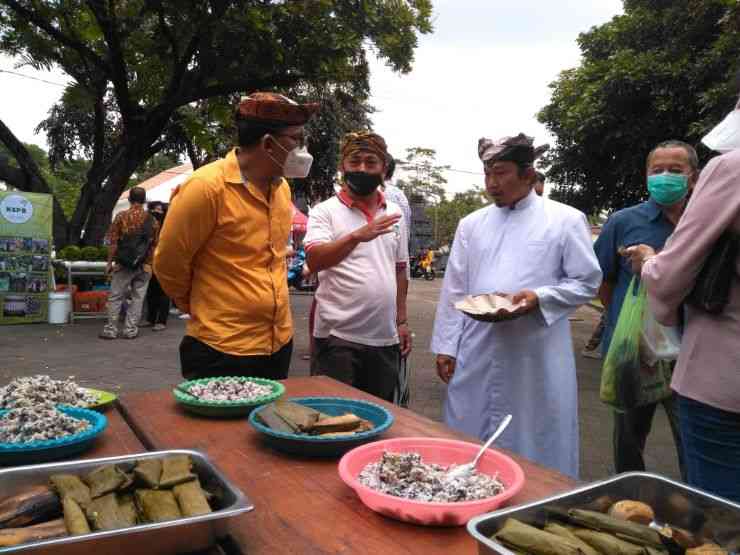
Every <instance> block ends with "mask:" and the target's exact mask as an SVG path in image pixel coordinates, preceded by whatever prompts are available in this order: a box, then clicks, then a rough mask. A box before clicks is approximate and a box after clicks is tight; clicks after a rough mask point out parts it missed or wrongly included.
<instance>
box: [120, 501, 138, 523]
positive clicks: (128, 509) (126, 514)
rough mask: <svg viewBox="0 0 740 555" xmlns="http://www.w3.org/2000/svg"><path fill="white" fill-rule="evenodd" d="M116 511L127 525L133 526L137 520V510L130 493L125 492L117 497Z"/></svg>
mask: <svg viewBox="0 0 740 555" xmlns="http://www.w3.org/2000/svg"><path fill="white" fill-rule="evenodd" d="M118 511H119V513H120V515H121V517H122V518H123V520H124V521H126V525H127V526H134V525H136V523H137V522H138V521H139V512H138V510H137V509H136V503H135V502H134V496H133V494H131V493H126V494H124V495H121V496H120V497H119V498H118Z"/></svg>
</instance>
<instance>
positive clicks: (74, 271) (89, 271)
mask: <svg viewBox="0 0 740 555" xmlns="http://www.w3.org/2000/svg"><path fill="white" fill-rule="evenodd" d="M54 265H55V266H57V267H58V268H64V271H65V272H66V273H67V287H68V289H69V291H70V293H72V294H73V287H72V281H73V278H75V277H80V276H85V277H105V276H106V268H107V267H108V264H107V263H106V262H91V261H84V260H79V261H75V262H70V261H69V260H55V261H54ZM73 297H74V294H73ZM107 317H108V312H107V311H98V312H75V309H74V300H73V301H72V312H71V313H70V315H69V323H70V324H74V323H75V319H78V320H83V319H90V318H107Z"/></svg>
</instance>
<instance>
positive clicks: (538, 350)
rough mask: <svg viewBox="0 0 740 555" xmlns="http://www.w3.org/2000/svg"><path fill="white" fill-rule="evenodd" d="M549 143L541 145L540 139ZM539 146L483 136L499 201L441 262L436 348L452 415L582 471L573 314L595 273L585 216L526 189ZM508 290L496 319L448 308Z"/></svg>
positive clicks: (461, 229)
mask: <svg viewBox="0 0 740 555" xmlns="http://www.w3.org/2000/svg"><path fill="white" fill-rule="evenodd" d="M545 148H546V147H545ZM542 152H544V150H543V149H542V148H538V149H535V148H534V147H533V144H532V139H531V138H530V137H527V136H525V135H523V134H520V135H518V136H517V137H506V138H504V139H501V140H500V141H497V142H492V141H490V140H488V139H481V140H480V142H479V156H480V158H481V160H482V161H483V165H484V169H485V174H486V190H487V192H488V194H489V195H490V196H491V198H492V199H493V201H494V204H492V205H489V206H487V207H485V208H482V209H480V210H478V211H476V212H474V213H473V214H470V215H469V216H467V217H466V218H464V219H462V220H461V221H460V224H459V225H458V228H457V232H456V234H455V240H454V243H453V245H452V252H451V254H450V257H449V260H448V262H447V269H446V271H445V278H444V284H443V287H442V294H441V297H440V301H439V305H438V307H437V315H436V320H435V323H434V335H433V338H432V352H434V353H436V354H437V372H438V374H439V375H440V378H441V379H442V380H443V381H445V382H446V383H448V388H447V396H446V399H445V403H444V418H445V422H446V423H447V425H449V426H450V427H452V428H455V429H457V430H460V431H462V432H465V433H468V434H470V435H473V436H476V437H478V438H480V439H481V440H483V439H487V438H488V437H489V436H490V435H491V434H492V433H493V431H494V430H495V429H496V427H497V426H498V424H499V423H500V421H501V420H502V419H503V417H504V416H505V415H507V414H512V415H513V416H514V418H513V420H512V422H511V425H510V426H509V427H508V429H507V430H506V432H505V433H504V434H503V435H502V436H501V438H500V439H499V440H498V442H497V445H498V446H500V447H503V448H507V449H510V450H512V451H514V452H516V453H518V454H520V455H523V456H525V457H527V458H529V459H531V460H533V461H535V462H538V463H540V464H542V465H545V466H548V467H552V468H555V469H557V470H559V471H560V472H563V473H565V474H568V475H570V476H573V477H577V476H578V397H577V395H578V391H577V386H576V368H575V359H574V355H573V345H572V342H571V334H570V324H569V322H568V315H569V314H571V313H572V312H573V311H574V310H575V309H576V308H577V307H578V306H579V305H581V304H584V303H586V302H588V301H589V300H591V299H593V298H594V297H595V296H596V294H597V291H598V288H599V285H600V283H601V270H600V269H599V263H598V261H597V259H596V256H595V255H594V251H593V246H592V242H591V233H590V229H589V226H588V222H587V220H586V217H585V216H584V215H583V214H582V213H581V212H579V211H577V210H575V209H573V208H571V207H569V206H565V205H563V204H560V203H558V202H555V201H552V200H547V199H543V198H542V197H539V196H538V195H537V194H536V193H535V192H534V190H533V185H534V181H535V173H534V168H533V162H534V160H535V158H536V157H537V156H538V155H539V154H541V153H542ZM485 293H499V294H513V295H514V302H515V303H521V304H522V306H521V307H520V308H519V309H517V310H516V312H515V313H514V314H512V315H511V317H510V318H508V319H506V320H503V321H498V322H495V323H491V322H483V321H476V320H474V319H472V318H471V317H469V316H467V315H465V314H463V313H462V312H460V311H458V310H457V309H455V307H454V304H455V302H457V301H460V300H462V299H463V298H464V297H465V296H466V295H481V294H485Z"/></svg>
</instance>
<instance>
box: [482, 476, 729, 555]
mask: <svg viewBox="0 0 740 555" xmlns="http://www.w3.org/2000/svg"><path fill="white" fill-rule="evenodd" d="M620 499H633V500H637V501H643V502H645V503H647V504H649V505H650V506H651V507H653V509H654V510H655V518H656V520H657V521H658V522H661V523H669V524H672V525H674V526H678V527H680V528H684V529H686V530H689V531H690V532H698V531H700V530H702V529H703V530H704V531H705V532H708V533H709V534H710V535H712V536H714V538H715V540H716V541H717V542H718V543H719V544H720V545H722V546H723V547H725V548H726V549H728V550H730V551H740V505H737V504H735V503H732V502H730V501H727V500H726V499H722V498H720V497H716V496H714V495H710V494H708V493H704V492H703V491H700V490H697V489H694V488H691V487H689V486H687V485H685V484H681V483H679V482H674V481H673V480H669V479H668V478H664V477H662V476H658V475H657V474H650V473H647V472H629V473H625V474H620V475H619V476H615V477H614V478H610V479H608V480H604V481H601V482H595V483H593V484H590V485H588V486H584V487H581V488H578V489H575V490H573V491H570V492H567V493H563V494H560V495H556V496H553V497H549V498H547V499H543V500H541V501H537V502H535V503H530V504H527V505H520V506H518V507H510V508H507V509H502V510H499V511H495V512H493V513H489V514H485V515H481V516H478V517H475V518H473V519H471V520H470V521H469V522H468V532H469V533H470V535H472V536H473V537H474V538H475V539H476V540H477V542H478V553H480V554H481V555H483V554H490V553H498V554H502V555H513V554H512V552H511V551H509V550H508V549H506V548H505V547H503V546H502V545H500V544H499V543H497V542H495V541H493V540H491V539H490V537H491V536H492V535H493V534H495V533H496V532H497V531H498V530H499V529H500V528H501V526H503V524H504V522H505V521H506V519H507V518H516V519H518V520H520V521H522V522H526V523H527V524H532V525H535V526H543V525H544V524H545V520H546V511H545V507H553V508H557V509H561V510H562V509H566V510H567V509H571V508H582V509H593V510H601V511H603V510H605V508H606V507H608V506H609V505H611V503H614V502H616V501H619V500H620Z"/></svg>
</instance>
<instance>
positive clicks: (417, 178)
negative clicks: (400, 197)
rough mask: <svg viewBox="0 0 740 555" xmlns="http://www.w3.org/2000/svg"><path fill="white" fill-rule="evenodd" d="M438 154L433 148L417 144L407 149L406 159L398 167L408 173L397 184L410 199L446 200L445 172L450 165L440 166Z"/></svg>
mask: <svg viewBox="0 0 740 555" xmlns="http://www.w3.org/2000/svg"><path fill="white" fill-rule="evenodd" d="M436 156H437V152H436V151H435V150H434V149H432V148H423V147H418V146H417V147H412V148H407V149H406V160H405V161H404V162H400V163H398V168H400V169H403V170H404V171H405V172H407V175H406V176H405V177H403V178H401V179H398V181H397V182H396V185H397V186H398V187H399V188H401V189H402V190H403V192H404V193H405V194H406V196H407V197H408V199H409V200H410V201H413V200H415V199H423V200H424V201H426V202H429V203H439V202H441V201H442V200H444V198H445V190H444V186H445V185H446V184H447V179H446V178H445V176H444V173H443V172H444V171H445V170H448V169H449V166H438V165H437V163H436V162H437V160H436ZM396 173H398V170H396Z"/></svg>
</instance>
